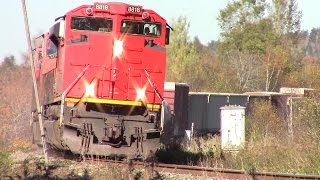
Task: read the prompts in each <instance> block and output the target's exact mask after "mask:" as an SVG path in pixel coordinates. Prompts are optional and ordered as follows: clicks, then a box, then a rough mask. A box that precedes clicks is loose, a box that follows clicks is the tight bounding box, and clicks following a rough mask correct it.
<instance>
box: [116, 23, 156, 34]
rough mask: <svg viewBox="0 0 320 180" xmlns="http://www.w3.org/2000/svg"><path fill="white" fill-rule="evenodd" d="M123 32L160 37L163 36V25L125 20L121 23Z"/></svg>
mask: <svg viewBox="0 0 320 180" xmlns="http://www.w3.org/2000/svg"><path fill="white" fill-rule="evenodd" d="M121 32H122V33H126V34H137V35H145V36H155V37H159V36H160V35H161V23H156V22H144V21H133V20H123V21H122V23H121Z"/></svg>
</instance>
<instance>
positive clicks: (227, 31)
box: [217, 0, 301, 91]
mask: <svg viewBox="0 0 320 180" xmlns="http://www.w3.org/2000/svg"><path fill="white" fill-rule="evenodd" d="M269 9H271V10H270V11H269V12H268V10H269ZM300 18H301V12H300V11H298V10H297V4H296V1H295V0H273V1H272V2H271V4H269V3H268V2H267V1H265V0H255V1H252V0H235V1H232V2H231V3H229V4H228V5H227V7H226V8H225V9H222V10H221V11H220V13H219V17H218V21H219V25H220V27H221V29H222V30H223V32H222V33H221V40H220V42H219V44H218V48H217V51H218V54H219V58H220V59H226V58H228V59H227V61H229V63H230V64H232V65H233V66H232V67H231V68H232V70H233V71H234V72H236V73H234V75H233V76H234V79H236V82H237V84H238V89H239V90H240V91H244V90H264V91H270V90H271V91H273V90H275V89H276V88H277V87H279V82H281V79H283V76H284V75H285V72H286V73H288V72H289V73H290V71H292V70H291V69H293V68H291V67H298V65H294V63H295V61H291V60H294V58H293V57H292V55H291V54H292V52H293V51H294V48H295V41H294V40H296V39H297V38H296V36H295V35H296V34H298V32H299V30H300ZM230 52H232V53H230ZM253 57H254V59H253ZM296 64H298V63H296ZM257 69H258V70H259V71H258V72H257V71H256V70H257Z"/></svg>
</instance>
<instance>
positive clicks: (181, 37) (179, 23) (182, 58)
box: [166, 16, 199, 85]
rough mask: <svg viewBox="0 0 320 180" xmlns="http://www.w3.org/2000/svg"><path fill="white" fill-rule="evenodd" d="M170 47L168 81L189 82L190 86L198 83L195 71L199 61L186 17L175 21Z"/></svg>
mask: <svg viewBox="0 0 320 180" xmlns="http://www.w3.org/2000/svg"><path fill="white" fill-rule="evenodd" d="M171 25H172V28H173V29H174V31H173V32H172V34H171V39H170V45H169V46H168V63H167V70H168V72H167V77H166V80H167V81H176V82H187V83H189V84H190V85H192V84H193V82H195V81H196V78H195V76H194V69H195V67H196V65H197V61H198V59H199V54H198V53H197V51H196V49H195V47H194V45H193V44H192V42H191V41H190V40H189V35H188V32H189V26H190V25H189V23H188V22H187V18H186V17H185V16H180V17H178V18H177V19H175V20H173V22H172V24H171Z"/></svg>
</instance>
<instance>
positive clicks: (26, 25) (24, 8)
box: [21, 0, 48, 166]
mask: <svg viewBox="0 0 320 180" xmlns="http://www.w3.org/2000/svg"><path fill="white" fill-rule="evenodd" d="M21 4H22V11H23V17H24V27H25V31H26V37H27V42H28V58H29V62H30V68H31V74H32V82H33V89H34V95H35V96H34V97H35V101H36V105H37V113H38V119H39V126H40V133H41V141H42V147H43V153H44V159H45V165H46V166H47V165H48V155H47V147H46V139H45V136H44V130H43V121H42V115H41V109H40V102H39V96H38V86H37V80H36V74H35V71H34V62H33V61H34V57H33V53H32V45H31V36H30V29H29V22H28V14H27V8H26V2H25V0H21Z"/></svg>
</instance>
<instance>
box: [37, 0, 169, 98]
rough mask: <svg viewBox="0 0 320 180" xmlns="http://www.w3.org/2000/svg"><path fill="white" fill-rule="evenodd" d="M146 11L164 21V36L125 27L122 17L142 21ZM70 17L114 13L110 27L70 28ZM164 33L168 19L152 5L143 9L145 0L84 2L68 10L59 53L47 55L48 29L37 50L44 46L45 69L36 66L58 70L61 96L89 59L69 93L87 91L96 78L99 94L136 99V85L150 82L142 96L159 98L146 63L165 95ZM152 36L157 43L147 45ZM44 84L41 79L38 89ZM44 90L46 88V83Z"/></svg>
mask: <svg viewBox="0 0 320 180" xmlns="http://www.w3.org/2000/svg"><path fill="white" fill-rule="evenodd" d="M88 9H89V10H88ZM91 9H92V11H91ZM88 11H89V12H88ZM143 12H147V13H148V14H149V16H150V18H148V21H149V19H150V21H151V22H157V23H161V35H160V36H158V37H156V36H145V35H142V34H141V35H132V34H124V33H121V29H120V28H121V22H122V20H123V19H125V20H133V19H134V20H139V21H144V20H143V17H142V14H143ZM72 17H92V18H95V17H101V18H110V19H112V31H111V32H98V31H87V30H74V29H71V21H72ZM165 34H166V20H165V19H163V18H162V17H161V16H160V15H158V14H157V13H155V12H154V11H152V10H146V9H143V8H142V7H141V6H132V5H128V4H124V3H95V4H94V5H82V6H80V7H77V8H75V9H73V10H71V11H69V12H67V13H66V16H65V33H64V37H61V38H59V42H60V43H59V45H58V53H57V54H56V56H51V57H49V56H47V54H46V48H47V44H48V41H49V40H48V39H49V37H50V35H51V34H50V33H47V34H45V35H44V41H43V44H42V46H39V48H37V51H36V53H37V54H39V53H41V52H40V51H42V56H43V58H42V60H41V70H39V68H38V69H36V70H37V71H41V76H45V75H46V74H47V73H49V72H51V71H54V76H55V78H54V85H53V91H54V92H55V97H59V96H61V94H62V93H63V92H64V91H65V90H66V89H67V88H68V87H69V86H70V84H71V83H72V82H73V81H74V80H75V79H76V78H77V76H78V75H79V73H80V72H81V71H83V69H84V68H85V67H86V66H87V65H91V66H90V68H89V69H88V70H87V71H86V72H85V74H84V75H83V76H82V78H81V79H80V80H79V81H78V82H77V83H76V84H75V85H74V86H73V87H72V88H71V90H70V91H69V92H68V93H67V96H66V97H76V98H80V97H83V96H84V94H85V84H86V83H88V84H90V83H91V82H92V81H93V80H94V79H95V81H97V82H96V83H95V84H96V87H95V91H96V97H97V98H105V99H115V100H131V101H132V100H133V101H134V100H136V96H137V93H136V89H137V88H146V99H144V101H146V102H148V103H161V100H160V99H159V98H158V96H157V95H156V94H155V91H154V89H153V88H152V87H151V85H150V84H149V82H148V80H147V78H146V74H145V72H144V69H146V70H147V71H148V73H149V75H150V77H151V80H152V81H153V83H154V84H155V86H156V87H157V88H158V90H159V92H160V94H161V95H163V85H164V79H165V69H166V51H165ZM115 40H121V41H122V42H123V53H122V54H121V55H120V56H119V57H114V44H115ZM148 40H149V41H150V40H153V45H156V47H158V48H155V46H153V47H149V46H148V45H147V43H146V42H147V41H148ZM41 47H42V48H41ZM41 49H42V50H41ZM39 62H40V59H39V58H36V62H35V63H39ZM40 79H42V77H40ZM42 86H43V85H42V81H41V82H40V91H41V87H42ZM42 91H45V90H44V89H42Z"/></svg>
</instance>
